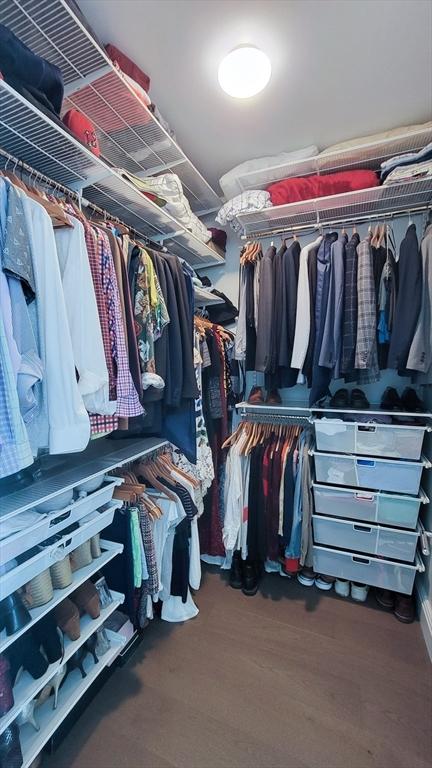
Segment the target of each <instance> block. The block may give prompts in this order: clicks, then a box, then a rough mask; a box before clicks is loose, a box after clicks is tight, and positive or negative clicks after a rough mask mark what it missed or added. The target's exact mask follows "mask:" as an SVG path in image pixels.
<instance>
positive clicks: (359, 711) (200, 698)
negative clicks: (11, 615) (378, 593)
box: [46, 568, 432, 768]
mask: <svg viewBox="0 0 432 768" xmlns="http://www.w3.org/2000/svg"><path fill="white" fill-rule="evenodd" d="M196 602H197V604H198V606H199V608H200V613H199V615H198V617H197V618H196V619H194V620H192V621H190V622H187V623H186V624H184V625H172V624H167V623H164V622H160V621H155V622H153V624H152V625H151V626H150V627H149V628H148V630H147V635H146V638H145V640H144V642H143V643H142V645H141V646H140V648H139V650H138V651H137V652H136V653H135V654H134V655H133V656H132V658H131V659H130V660H129V662H128V663H127V665H126V666H125V667H123V668H121V669H117V670H116V671H115V673H114V674H113V676H112V677H111V678H110V680H109V681H108V683H107V684H106V685H105V687H104V688H103V689H102V690H101V691H100V692H99V693H98V694H97V696H96V697H95V699H94V700H93V703H92V704H91V705H90V707H89V708H88V709H87V710H86V712H85V713H84V714H83V715H82V716H81V718H80V719H79V720H78V722H77V723H76V724H75V726H74V727H73V728H72V730H71V732H70V734H69V735H68V737H67V738H66V739H65V741H64V742H63V744H62V745H61V746H60V748H59V749H58V751H57V752H56V754H55V755H54V756H53V757H51V758H49V759H48V758H47V759H46V765H47V768H120V766H124V768H165V767H166V768H171V767H172V766H178V767H179V768H237V767H238V768H240V767H241V768H243V767H244V768H306V767H307V768H346V767H347V766H349V767H350V768H423V767H424V768H426V766H429V765H430V758H431V754H432V736H431V734H432V728H431V715H432V680H431V666H430V663H429V659H428V657H427V653H426V650H425V646H424V642H423V639H422V635H421V631H420V626H419V624H418V622H415V623H414V624H411V625H408V626H405V625H402V624H400V623H399V622H398V621H396V619H395V618H394V617H393V616H392V615H391V614H387V613H385V612H383V611H382V610H380V609H378V608H377V607H376V604H375V601H374V599H373V597H372V596H371V595H370V596H369V598H368V602H367V604H365V605H357V604H355V603H352V602H351V601H349V600H344V599H342V598H338V597H337V596H336V595H334V593H322V592H319V591H318V590H317V589H316V588H315V587H313V588H311V589H307V588H305V587H302V586H300V585H299V584H298V583H297V582H294V581H289V580H286V579H282V578H280V577H279V576H276V575H272V576H266V577H265V579H264V581H263V584H262V588H261V591H260V592H259V593H258V595H256V596H255V597H253V598H250V597H245V596H243V595H242V593H241V592H238V591H234V590H232V589H230V587H229V586H228V584H227V582H226V575H225V574H221V573H220V572H219V571H218V570H216V569H212V568H207V569H206V571H205V573H204V578H203V585H202V588H201V590H200V592H199V594H198V595H197V599H196Z"/></svg>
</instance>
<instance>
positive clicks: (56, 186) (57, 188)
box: [0, 147, 166, 251]
mask: <svg viewBox="0 0 432 768" xmlns="http://www.w3.org/2000/svg"><path fill="white" fill-rule="evenodd" d="M0 156H2V157H5V158H6V163H5V166H4V168H3V170H5V169H6V168H7V167H8V165H9V163H10V164H11V166H12V167H13V169H14V170H15V169H16V168H19V170H20V171H21V172H25V173H26V174H27V175H29V176H30V177H33V178H34V179H35V180H36V181H39V182H40V183H42V184H46V185H47V186H49V187H51V189H52V190H53V191H54V192H63V194H65V195H67V196H68V197H72V198H73V199H74V200H76V202H77V203H78V204H79V206H80V207H81V206H84V207H85V208H91V210H92V211H94V212H95V213H98V214H99V215H100V216H102V217H103V218H104V219H106V220H109V221H113V222H115V223H117V224H121V226H123V227H125V228H126V229H127V230H129V231H130V232H132V233H133V234H134V235H135V236H136V237H137V238H139V239H140V240H143V241H144V242H145V243H147V244H148V245H152V246H153V247H155V248H157V249H159V250H160V249H161V246H160V245H159V244H158V243H155V242H153V241H152V240H151V239H150V238H149V237H148V236H147V235H143V234H142V233H141V232H139V231H137V230H136V229H134V228H133V227H131V226H130V225H128V224H125V223H124V222H123V221H122V220H121V219H119V218H118V217H117V216H113V215H112V214H111V213H108V211H105V210H104V209H103V208H100V207H99V206H98V205H96V204H95V203H91V202H90V201H89V200H86V199H85V198H84V197H82V196H81V195H80V194H79V193H78V192H76V191H75V190H73V189H70V188H69V187H66V186H65V185H64V184H60V183H59V182H57V181H54V180H53V179H51V178H50V177H49V176H46V175H45V174H44V173H41V171H37V170H36V169H35V168H32V167H31V165H28V163H25V162H24V160H20V159H19V158H17V157H15V156H14V155H11V153H10V152H7V151H6V150H5V149H3V148H2V147H0ZM162 250H165V251H166V248H163V249H162Z"/></svg>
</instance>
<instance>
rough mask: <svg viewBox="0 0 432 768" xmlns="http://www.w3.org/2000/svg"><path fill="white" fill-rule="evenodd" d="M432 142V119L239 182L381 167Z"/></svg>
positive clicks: (247, 184) (250, 185)
mask: <svg viewBox="0 0 432 768" xmlns="http://www.w3.org/2000/svg"><path fill="white" fill-rule="evenodd" d="M430 142H432V125H431V124H430V123H429V124H427V125H426V126H425V127H422V128H420V129H419V130H416V131H407V130H404V129H403V128H401V129H400V132H398V133H397V134H396V135H393V136H391V137H389V138H383V139H379V140H378V141H370V142H365V143H362V144H358V145H354V146H350V147H346V148H345V149H339V150H335V151H333V152H325V153H323V152H321V154H319V155H314V156H313V157H306V158H304V159H302V160H296V161H294V162H290V163H282V164H280V165H275V166H273V167H271V168H266V169H264V170H263V171H261V172H260V171H250V172H248V173H243V174H241V176H239V178H238V183H239V185H240V186H241V188H242V190H246V189H264V188H265V187H267V186H268V185H269V184H271V183H273V182H275V181H280V180H281V179H286V178H292V177H295V176H310V175H311V174H326V173H335V172H336V171H346V170H355V169H357V168H368V169H369V170H373V171H378V170H379V168H380V165H381V163H382V162H383V161H384V160H387V159H388V158H390V157H394V156H395V155H400V154H403V153H405V152H417V151H418V150H419V149H422V148H423V147H424V146H425V145H426V144H429V143H430Z"/></svg>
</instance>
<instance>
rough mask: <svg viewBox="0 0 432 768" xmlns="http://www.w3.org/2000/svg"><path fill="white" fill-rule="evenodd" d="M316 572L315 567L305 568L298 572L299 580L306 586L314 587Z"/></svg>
mask: <svg viewBox="0 0 432 768" xmlns="http://www.w3.org/2000/svg"><path fill="white" fill-rule="evenodd" d="M315 579H316V573H315V572H314V569H313V568H307V567H306V568H303V569H302V570H301V571H300V573H298V574H297V581H299V582H300V584H303V586H304V587H313V585H314V584H315Z"/></svg>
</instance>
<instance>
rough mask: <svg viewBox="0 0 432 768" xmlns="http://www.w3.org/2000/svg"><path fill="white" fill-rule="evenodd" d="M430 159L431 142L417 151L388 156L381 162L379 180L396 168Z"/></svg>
mask: <svg viewBox="0 0 432 768" xmlns="http://www.w3.org/2000/svg"><path fill="white" fill-rule="evenodd" d="M427 160H432V142H431V143H430V144H426V146H425V147H423V149H419V151H418V152H406V153H405V154H404V155H396V157H390V158H389V159H388V160H385V161H384V162H383V163H381V181H384V180H385V179H386V178H387V177H388V175H389V174H390V173H391V172H392V171H393V170H394V169H396V168H403V167H405V166H411V165H413V164H420V163H422V162H424V161H427Z"/></svg>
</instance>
